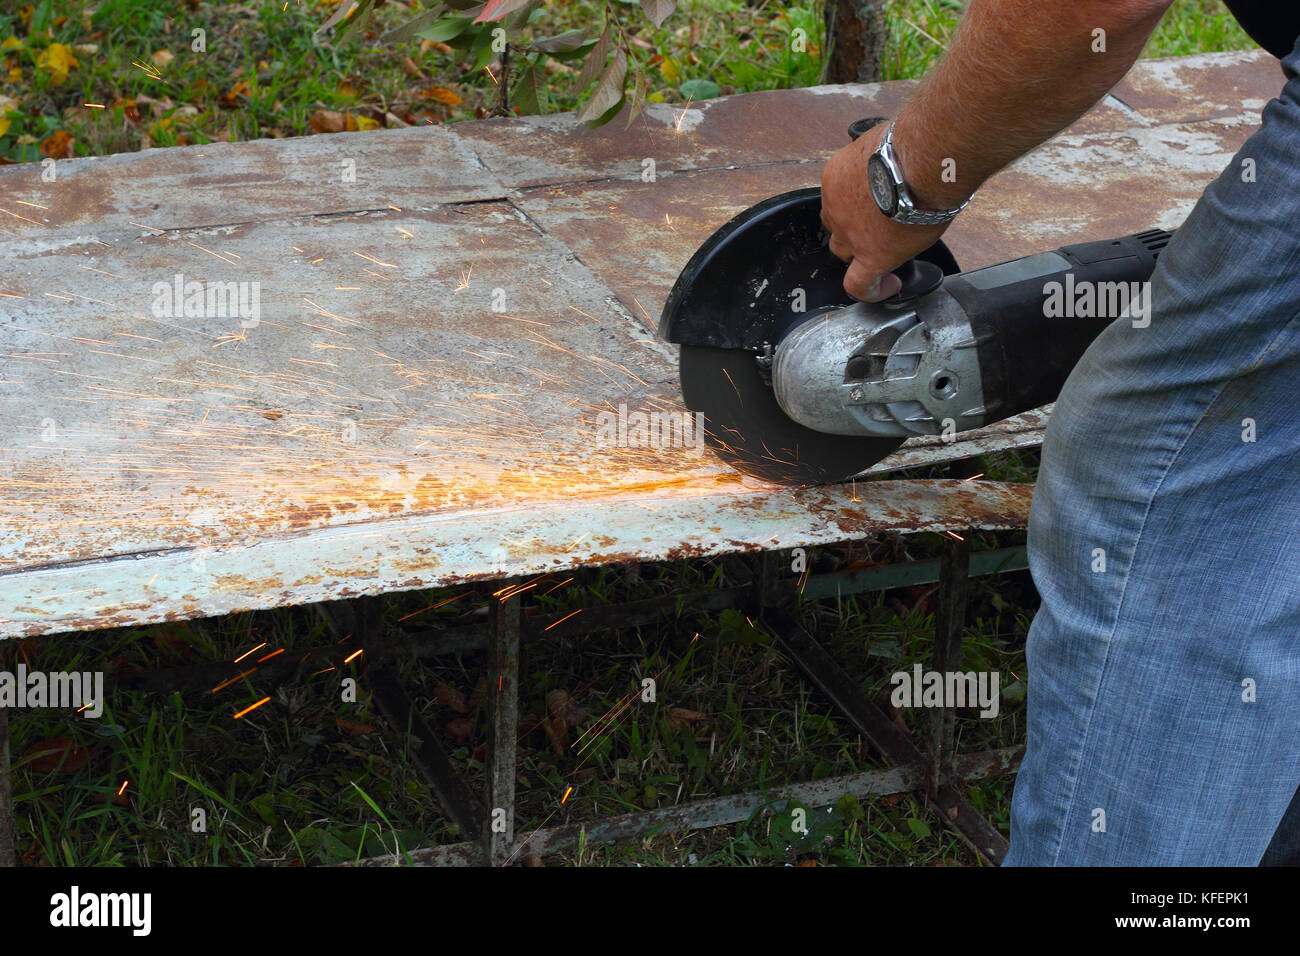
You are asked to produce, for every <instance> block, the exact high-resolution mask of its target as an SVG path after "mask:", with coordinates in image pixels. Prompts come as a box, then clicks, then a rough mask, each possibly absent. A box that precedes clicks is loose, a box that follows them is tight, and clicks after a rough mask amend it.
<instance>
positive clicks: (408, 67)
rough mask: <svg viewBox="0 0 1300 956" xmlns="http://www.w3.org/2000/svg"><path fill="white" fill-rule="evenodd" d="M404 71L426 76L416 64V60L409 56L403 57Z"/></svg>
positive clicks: (408, 73)
mask: <svg viewBox="0 0 1300 956" xmlns="http://www.w3.org/2000/svg"><path fill="white" fill-rule="evenodd" d="M402 72H403V73H405V74H406V75H407V76H424V74H423V73H422V72H420V68H419V67H418V66H416V65H415V61H414V60H412V59H411V58H410V57H409V56H404V57H402Z"/></svg>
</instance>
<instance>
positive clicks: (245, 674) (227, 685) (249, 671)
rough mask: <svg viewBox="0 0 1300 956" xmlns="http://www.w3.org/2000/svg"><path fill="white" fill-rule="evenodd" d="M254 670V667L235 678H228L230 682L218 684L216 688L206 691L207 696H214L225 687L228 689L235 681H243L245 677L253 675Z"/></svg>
mask: <svg viewBox="0 0 1300 956" xmlns="http://www.w3.org/2000/svg"><path fill="white" fill-rule="evenodd" d="M256 670H257V668H256V667H254V668H253V669H252V670H247V671H244V673H242V674H239V675H237V676H235V677H232V678H230V680H228V681H225V682H224V683H221V684H218V685H217V686H216V687H214V688H212V690H210V691H208V693H209V694H215V693H216V692H217V691H219V690H222V689H224V688H226V687H229V686H230V685H231V684H233V683H234V682H235V681H237V680H243V679H244V678H245V677H247V676H248V675H249V674H252V673H253V672H254V671H256Z"/></svg>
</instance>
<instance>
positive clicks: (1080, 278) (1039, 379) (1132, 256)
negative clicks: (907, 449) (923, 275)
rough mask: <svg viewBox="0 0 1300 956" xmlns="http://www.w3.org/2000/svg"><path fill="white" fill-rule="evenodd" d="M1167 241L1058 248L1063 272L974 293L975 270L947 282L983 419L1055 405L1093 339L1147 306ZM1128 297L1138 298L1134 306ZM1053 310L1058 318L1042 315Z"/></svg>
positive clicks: (1158, 233)
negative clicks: (973, 358) (976, 375)
mask: <svg viewBox="0 0 1300 956" xmlns="http://www.w3.org/2000/svg"><path fill="white" fill-rule="evenodd" d="M1170 238H1171V233H1168V232H1165V231H1164V230H1161V229H1152V230H1149V231H1147V232H1140V233H1136V234H1134V235H1131V236H1125V237H1124V238H1122V239H1109V240H1105V241H1102V242H1086V243H1080V244H1078V245H1073V246H1064V247H1062V248H1060V249H1058V250H1056V252H1057V254H1059V255H1060V256H1062V257H1064V259H1065V260H1066V262H1067V264H1068V266H1067V267H1066V268H1060V269H1058V270H1057V271H1053V272H1048V273H1044V274H1039V275H1035V276H1034V277H1033V278H1029V279H1023V280H1019V281H1008V282H1006V283H1003V284H995V285H993V286H992V287H983V288H981V287H980V285H982V284H983V283H982V282H981V280H980V279H979V273H978V272H976V273H966V274H963V275H961V276H950V277H949V278H948V280H947V281H946V282H945V283H944V289H945V290H946V291H948V292H949V293H951V294H952V296H953V297H954V298H955V299H956V300H957V301H958V303H960V304H961V306H962V308H963V309H964V310H965V311H966V314H967V315H968V316H969V318H970V324H971V330H972V332H973V333H974V335H975V340H976V342H977V343H978V344H977V346H976V348H977V352H978V357H979V366H980V378H981V385H982V388H983V392H984V407H985V409H986V414H985V419H986V421H990V422H992V421H997V420H999V419H1002V418H1007V417H1009V416H1011V415H1017V414H1019V413H1020V412H1024V411H1028V410H1029V409H1031V408H1037V407H1039V406H1040V405H1045V404H1047V403H1048V402H1053V401H1055V400H1056V397H1057V396H1058V395H1059V394H1060V392H1061V387H1062V386H1063V385H1064V384H1065V380H1066V379H1067V378H1068V377H1069V375H1070V372H1071V371H1072V370H1073V369H1074V366H1075V365H1077V364H1078V362H1079V359H1080V358H1081V357H1082V356H1083V353H1084V352H1085V351H1086V350H1087V348H1088V346H1089V345H1091V344H1092V342H1093V340H1094V339H1096V338H1097V336H1098V335H1100V334H1101V333H1102V331H1103V330H1104V329H1105V328H1106V327H1107V326H1109V325H1110V324H1111V323H1112V322H1114V321H1116V320H1117V319H1120V318H1121V317H1124V318H1125V321H1129V320H1130V319H1131V318H1138V316H1136V315H1134V314H1133V312H1134V311H1140V309H1141V308H1142V302H1143V301H1144V300H1145V302H1147V303H1149V301H1150V299H1149V290H1147V289H1144V288H1143V286H1144V284H1145V283H1146V282H1147V281H1148V280H1149V279H1150V278H1151V273H1152V271H1154V269H1155V266H1156V260H1157V258H1158V256H1159V254H1160V250H1161V249H1163V248H1164V247H1165V246H1166V245H1167V244H1168V242H1169V240H1170ZM993 268H994V269H996V268H998V267H993ZM989 272H992V269H990V270H989ZM1117 284H1123V287H1122V289H1121V288H1120V286H1119V285H1117ZM1135 284H1136V286H1135ZM1088 287H1091V290H1092V291H1091V296H1092V298H1091V304H1089V300H1088V298H1087V296H1088V295H1089V292H1088V291H1087V289H1088ZM1135 293H1136V294H1138V295H1141V296H1143V299H1139V300H1138V301H1137V302H1136V303H1135V302H1134V300H1133V295H1134V294H1135ZM1058 305H1061V306H1063V307H1064V311H1065V313H1066V314H1063V315H1059V316H1054V315H1050V314H1049V312H1055V311H1057V306H1058ZM1125 305H1127V306H1128V307H1129V310H1130V311H1129V313H1127V314H1126V313H1125V310H1124V306H1125ZM1139 320H1140V318H1139Z"/></svg>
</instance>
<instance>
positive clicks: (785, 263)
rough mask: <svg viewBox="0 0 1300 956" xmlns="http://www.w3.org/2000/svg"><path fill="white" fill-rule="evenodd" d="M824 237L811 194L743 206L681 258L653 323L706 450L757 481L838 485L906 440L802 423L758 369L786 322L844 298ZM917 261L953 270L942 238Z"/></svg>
mask: <svg viewBox="0 0 1300 956" xmlns="http://www.w3.org/2000/svg"><path fill="white" fill-rule="evenodd" d="M827 238H828V237H827V235H826V230H825V229H824V228H823V227H822V223H821V191H820V190H819V189H817V188H815V187H813V188H809V189H799V190H795V191H793V192H788V193H782V194H781V195H779V196H773V197H772V198H770V199H767V200H764V201H763V202H761V203H759V204H758V205H756V206H752V207H750V208H749V209H747V210H745V211H744V212H742V213H741V214H740V215H738V216H736V217H735V218H734V219H732V220H731V221H730V222H728V223H727V224H726V225H724V226H722V227H721V228H720V229H718V231H717V232H715V233H714V234H713V235H712V236H711V237H710V238H709V239H708V241H706V242H705V243H704V245H702V246H701V247H700V249H699V251H697V252H696V253H695V255H694V256H692V257H691V261H690V262H689V263H687V265H686V268H685V269H683V270H682V274H681V275H680V276H679V277H678V279H677V282H676V284H675V285H674V286H673V289H672V292H671V293H670V294H669V296H668V301H667V303H666V304H665V306H664V311H663V315H662V317H661V318H660V322H659V335H660V337H661V338H663V339H665V340H667V341H669V342H676V343H678V344H679V345H680V346H681V357H680V360H679V374H680V376H681V385H682V396H683V398H684V399H685V400H686V406H687V407H688V408H689V409H690V410H691V411H693V412H701V413H703V416H704V420H705V438H706V440H707V441H708V443H709V445H710V446H711V447H712V448H713V449H714V450H715V451H716V452H717V453H718V455H719V456H720V457H722V458H723V459H725V460H726V461H727V462H728V463H729V464H731V465H732V466H733V467H735V468H736V469H737V470H738V471H742V472H744V473H746V474H749V475H754V476H756V477H758V478H763V479H765V480H767V481H774V482H778V483H781V484H794V485H804V484H824V483H827V482H833V481H843V480H846V479H848V478H851V477H853V476H854V475H857V474H860V473H861V472H863V471H865V470H866V469H867V468H870V467H871V466H872V465H874V464H875V463H876V462H878V461H880V460H881V459H882V458H884V457H885V456H886V455H888V454H889V453H890V452H892V451H893V450H894V449H895V448H897V447H898V446H899V445H901V444H902V443H903V441H904V439H902V438H874V437H863V438H855V437H846V436H844V435H828V434H823V433H822V432H817V431H813V430H812V429H810V428H807V427H805V426H803V425H800V424H799V423H797V422H795V421H793V420H792V419H791V418H790V417H789V416H787V415H786V414H785V412H784V411H783V410H782V409H781V406H780V405H779V404H777V401H776V395H775V393H774V392H773V391H772V387H771V385H770V384H769V383H768V382H767V380H766V379H765V377H764V372H763V369H762V367H761V366H760V364H759V357H760V356H761V355H763V354H765V353H766V354H767V355H769V356H770V355H771V352H772V350H773V349H775V348H776V346H777V344H778V343H780V341H781V340H782V339H783V338H784V337H785V335H786V334H787V333H788V332H789V331H790V330H791V329H792V328H793V327H794V326H796V325H799V324H801V323H802V322H804V321H806V320H807V319H809V318H810V317H811V316H813V315H816V314H818V313H822V312H826V311H829V310H831V309H836V308H841V307H843V306H847V305H851V304H852V303H853V299H852V298H851V297H850V296H849V295H848V293H846V292H845V291H844V285H843V283H844V274H845V271H846V270H847V268H848V266H847V265H846V264H845V263H843V262H841V261H840V260H839V259H837V258H836V257H835V256H834V254H832V253H831V251H830V248H829V247H828V245H827ZM917 258H918V259H921V260H924V261H926V262H930V263H933V264H934V265H936V266H938V267H939V270H942V273H945V274H952V273H955V272H957V271H958V270H957V263H956V261H955V260H954V259H953V257H952V255H951V254H950V253H949V252H948V250H947V248H946V247H944V246H943V244H942V243H936V244H935V246H933V247H932V248H930V249H928V250H926V252H924V253H922V254H921V255H920V256H918V257H917ZM939 270H933V271H934V273H935V275H938V273H939Z"/></svg>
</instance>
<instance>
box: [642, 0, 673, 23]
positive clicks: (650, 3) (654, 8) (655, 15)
mask: <svg viewBox="0 0 1300 956" xmlns="http://www.w3.org/2000/svg"><path fill="white" fill-rule="evenodd" d="M676 6H677V0H641V9H642V10H644V11H645V15H646V16H647V17H649V18H650V22H651V23H653V24H654V25H655V26H659V25H660V24H661V23H663V22H664V21H665V20H667V19H668V14H670V13H672V12H673V8H674V7H676Z"/></svg>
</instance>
